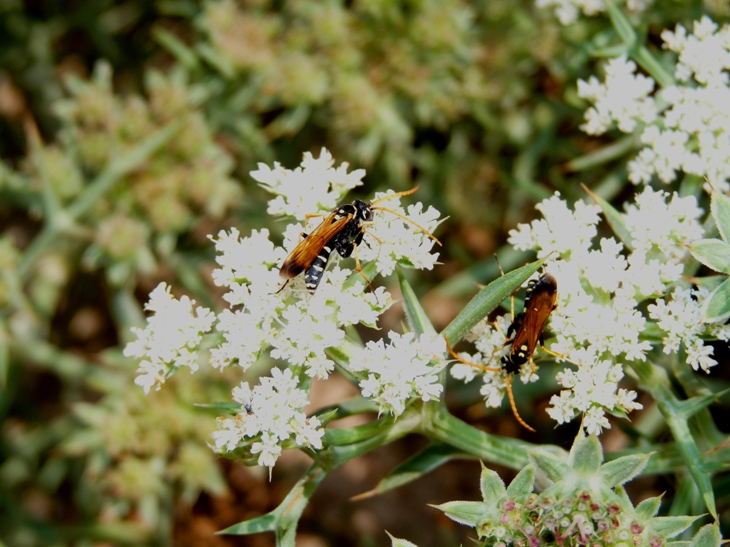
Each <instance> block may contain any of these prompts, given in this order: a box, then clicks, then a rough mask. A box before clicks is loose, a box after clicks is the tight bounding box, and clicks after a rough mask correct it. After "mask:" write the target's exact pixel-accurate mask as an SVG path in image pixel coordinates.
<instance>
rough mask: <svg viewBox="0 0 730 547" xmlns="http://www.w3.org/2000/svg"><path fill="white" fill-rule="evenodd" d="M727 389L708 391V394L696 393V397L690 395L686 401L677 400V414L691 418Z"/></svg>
mask: <svg viewBox="0 0 730 547" xmlns="http://www.w3.org/2000/svg"><path fill="white" fill-rule="evenodd" d="M729 391H730V388H728V389H723V390H722V391H718V392H716V393H710V394H709V395H698V396H697V397H692V398H690V399H687V400H686V401H679V402H678V403H677V406H678V411H679V414H681V416H683V417H684V418H691V417H692V416H694V415H695V414H697V413H698V412H699V411H700V410H703V409H705V408H707V407H708V406H710V405H711V404H712V403H714V402H715V401H717V400H718V399H719V398H720V397H722V396H723V395H725V394H726V393H728V392H729Z"/></svg>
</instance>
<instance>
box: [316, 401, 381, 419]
mask: <svg viewBox="0 0 730 547" xmlns="http://www.w3.org/2000/svg"><path fill="white" fill-rule="evenodd" d="M378 409H379V407H378V403H376V402H375V401H373V400H372V399H367V398H365V397H353V398H352V399H347V400H346V401H342V402H341V403H337V404H335V405H331V406H327V407H324V408H321V409H319V410H318V411H317V412H315V413H314V415H315V416H319V417H320V420H321V416H322V415H323V414H327V413H328V412H331V411H333V410H334V411H336V412H337V414H336V415H335V416H334V417H332V418H331V419H332V420H341V419H342V418H347V417H348V416H355V415H357V414H365V413H367V412H378Z"/></svg>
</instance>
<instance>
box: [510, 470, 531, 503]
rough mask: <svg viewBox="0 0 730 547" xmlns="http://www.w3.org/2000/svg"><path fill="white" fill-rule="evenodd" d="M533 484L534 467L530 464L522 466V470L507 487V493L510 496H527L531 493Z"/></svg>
mask: <svg viewBox="0 0 730 547" xmlns="http://www.w3.org/2000/svg"><path fill="white" fill-rule="evenodd" d="M534 484H535V468H534V467H532V466H531V465H528V466H527V467H525V468H523V469H522V471H520V472H519V473H517V476H516V477H515V478H514V479H512V482H511V483H509V486H508V487H507V495H508V496H510V497H512V498H519V497H522V496H529V495H530V494H531V493H532V488H533V486H534Z"/></svg>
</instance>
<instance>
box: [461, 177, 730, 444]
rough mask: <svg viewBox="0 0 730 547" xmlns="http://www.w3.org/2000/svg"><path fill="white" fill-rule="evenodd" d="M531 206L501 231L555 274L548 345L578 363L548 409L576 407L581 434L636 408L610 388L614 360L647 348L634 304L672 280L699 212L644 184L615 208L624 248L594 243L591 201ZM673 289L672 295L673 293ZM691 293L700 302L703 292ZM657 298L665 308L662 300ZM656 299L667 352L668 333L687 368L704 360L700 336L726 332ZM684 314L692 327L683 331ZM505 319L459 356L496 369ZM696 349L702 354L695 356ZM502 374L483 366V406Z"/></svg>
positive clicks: (561, 418)
mask: <svg viewBox="0 0 730 547" xmlns="http://www.w3.org/2000/svg"><path fill="white" fill-rule="evenodd" d="M537 209H538V210H539V211H540V212H541V213H542V216H543V218H542V219H538V220H535V221H533V222H532V223H531V224H529V225H528V224H520V225H519V226H518V227H517V229H516V230H512V231H511V232H510V239H509V241H510V243H511V244H512V245H514V246H515V248H517V249H522V250H528V249H532V250H535V251H537V253H538V256H540V257H549V258H548V261H547V262H546V266H545V267H546V269H547V270H548V271H549V272H550V273H551V274H552V275H553V276H554V277H555V278H556V280H557V284H558V293H559V300H558V304H559V305H558V308H557V310H555V311H554V312H553V313H552V314H551V316H550V325H549V329H550V330H552V331H553V332H554V333H555V337H554V339H553V340H552V344H551V346H550V349H551V350H552V351H554V352H557V353H560V354H562V355H564V356H565V357H566V358H567V359H569V361H570V362H572V363H574V364H579V365H580V366H579V367H578V370H576V371H573V370H567V371H564V372H562V373H560V374H559V375H558V381H559V383H560V384H561V385H562V387H563V391H562V392H561V393H560V395H556V396H554V397H553V399H552V400H551V405H552V406H551V408H550V409H548V413H549V415H550V416H551V417H552V418H553V419H555V420H556V421H557V422H559V423H563V422H565V421H568V420H570V419H572V418H573V417H574V416H575V415H576V414H578V413H583V415H584V417H583V426H584V428H585V429H586V431H587V432H588V433H591V434H593V433H598V432H600V431H601V430H602V429H603V428H606V427H609V423H608V420H607V418H606V416H605V414H606V412H610V413H617V414H621V413H624V412H628V411H630V410H633V409H635V408H641V405H639V404H638V403H636V402H634V399H635V397H636V393H634V392H632V391H626V390H624V389H620V388H619V385H618V384H619V381H620V380H621V378H622V377H623V369H622V366H621V362H622V361H623V360H644V359H645V358H646V353H647V352H648V351H649V350H650V349H651V344H650V343H649V342H648V341H646V340H642V339H641V337H640V335H641V333H642V332H643V331H644V330H645V327H646V321H647V318H645V317H644V316H643V315H642V313H641V311H639V304H640V303H641V302H642V301H643V300H645V299H647V298H656V297H658V296H663V295H665V294H666V293H667V292H669V291H670V290H671V289H672V288H673V287H674V286H675V285H676V284H677V283H679V282H680V280H681V275H682V270H683V264H682V260H684V259H685V258H686V256H687V253H688V251H687V248H686V245H687V244H689V243H690V242H692V241H694V240H696V239H699V238H701V237H702V236H703V229H702V226H701V225H700V223H699V222H698V219H699V218H700V217H701V216H702V214H703V211H702V210H701V209H700V208H699V207H698V206H697V202H696V199H695V198H694V197H686V198H681V197H679V196H678V195H676V194H673V195H672V196H671V198H670V196H669V194H668V193H666V192H655V191H654V190H652V189H651V188H649V187H646V188H644V190H643V192H642V193H641V194H638V195H637V196H636V200H635V203H634V204H627V205H626V206H625V213H623V214H622V215H621V217H622V222H623V225H624V227H625V230H626V231H627V233H628V238H630V241H627V243H626V245H627V247H625V246H624V244H622V243H619V242H617V241H616V240H615V239H613V238H603V239H601V240H600V241H599V242H596V241H595V238H596V236H597V228H596V226H597V224H598V222H599V220H600V216H599V214H600V211H601V210H600V208H599V207H598V206H596V205H589V204H586V203H584V202H582V201H579V202H577V203H576V204H575V210H574V211H571V210H570V209H569V208H568V206H567V204H566V203H565V202H564V201H563V200H561V199H560V196H559V194H556V195H555V196H553V197H551V198H549V199H547V200H545V201H543V202H542V203H540V204H538V205H537ZM596 247H597V248H596ZM674 294H675V297H676V298H679V296H677V295H680V294H681V293H677V292H676V291H675V293H674ZM696 296H698V297H700V300H701V296H707V292H706V291H705V292H701V294H700V293H697V294H696ZM659 303H660V304H661V306H663V305H664V301H663V300H660V301H659ZM660 304H657V305H656V306H655V307H654V308H655V311H653V312H652V314H651V318H653V319H655V320H657V321H658V323H659V326H660V328H662V329H663V330H664V331H665V332H666V333H667V340H666V343H667V344H669V347H675V351H676V345H677V344H676V343H675V344H674V346H672V345H671V339H672V337H673V336H674V337H677V336H680V337H681V338H682V341H683V342H684V343H685V345H686V347H687V348H692V351H688V359H687V362H688V363H689V364H690V365H692V366H697V365H699V366H703V365H702V363H704V364H708V361H707V360H708V359H710V360H711V358H710V357H709V356H708V355H707V353H708V350H707V349H706V348H705V347H704V346H703V343H702V337H703V336H707V335H714V336H717V337H722V336H725V337H728V336H730V331H728V334H724V332H723V333H720V332H719V330H718V328H717V327H716V326H712V325H706V324H701V323H699V322H700V319H699V316H698V315H697V316H695V315H692V316H691V318H689V316H690V315H691V314H690V313H689V312H688V311H685V312H683V315H682V320H683V321H687V323H684V325H683V326H678V325H677V324H675V323H671V322H670V316H671V314H672V313H674V314H679V313H680V311H679V308H680V307H681V306H686V305H687V303H686V301H682V300H680V301H679V302H678V304H677V305H676V306H675V305H672V306H671V307H672V310H673V311H671V312H667V311H664V308H663V307H661V306H660ZM698 305H699V304H698ZM654 308H651V309H654ZM692 320H694V321H695V325H693V328H692V329H689V328H688V327H687V325H688V324H689V323H688V322H689V321H692ZM508 326H509V319H505V318H500V319H498V320H497V321H496V322H495V323H493V324H490V323H486V322H482V323H480V324H479V325H478V326H477V329H475V331H474V332H473V333H472V339H473V340H474V341H475V345H476V348H477V350H478V351H479V353H478V354H477V355H476V356H468V357H465V358H466V360H468V361H471V362H475V363H477V364H482V365H483V366H487V367H491V368H500V367H501V365H500V362H499V358H500V357H501V356H502V355H504V354H505V352H506V351H507V350H508V349H509V348H503V347H502V346H503V345H504V341H505V339H506V330H507V328H508ZM680 331H681V334H679V332H680ZM723 339H724V338H723ZM539 351H540V350H538V354H539ZM665 351H666V348H665ZM698 353H702V355H703V356H704V357H702V358H701V359H700V358H699V357H698V356H697V354H698ZM710 353H711V350H710ZM690 354H691V355H690ZM475 370H476V369H475V368H474V367H469V366H468V365H455V366H454V367H453V369H452V374H453V375H454V376H455V377H457V378H461V379H463V380H466V381H468V380H470V379H471V378H473V377H474V375H475ZM504 374H505V373H504V372H503V371H501V370H500V371H499V372H491V371H485V372H484V373H483V377H484V382H485V385H484V387H483V388H482V394H483V395H484V396H485V399H486V401H487V404H488V405H489V406H497V405H498V404H499V403H501V399H502V396H503V394H504V388H505V382H504ZM521 377H522V380H523V381H534V380H535V379H536V376H535V374H534V372H533V370H532V368H531V367H530V366H529V364H528V365H526V366H525V367H523V368H522V370H521Z"/></svg>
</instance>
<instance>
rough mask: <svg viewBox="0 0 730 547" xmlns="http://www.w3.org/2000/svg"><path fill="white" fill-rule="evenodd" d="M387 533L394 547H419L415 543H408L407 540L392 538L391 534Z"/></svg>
mask: <svg viewBox="0 0 730 547" xmlns="http://www.w3.org/2000/svg"><path fill="white" fill-rule="evenodd" d="M385 533H386V534H388V537H389V538H390V540H391V542H392V543H391V545H392V546H393V547H418V546H417V545H416V544H415V543H411V542H410V541H408V540H406V539H399V538H396V537H393V536H391V535H390V532H388V531H386V532H385Z"/></svg>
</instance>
